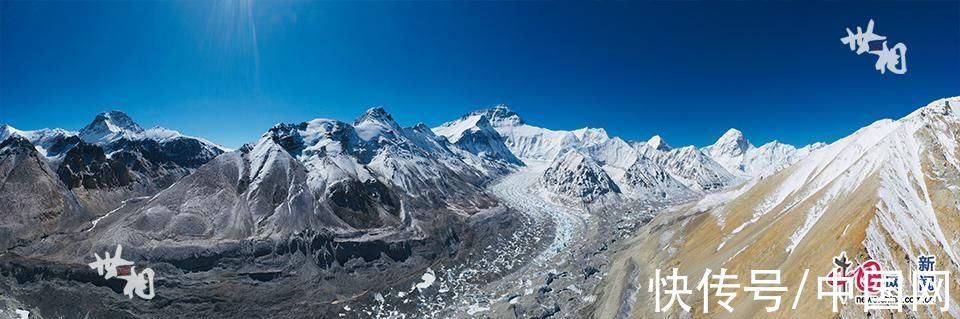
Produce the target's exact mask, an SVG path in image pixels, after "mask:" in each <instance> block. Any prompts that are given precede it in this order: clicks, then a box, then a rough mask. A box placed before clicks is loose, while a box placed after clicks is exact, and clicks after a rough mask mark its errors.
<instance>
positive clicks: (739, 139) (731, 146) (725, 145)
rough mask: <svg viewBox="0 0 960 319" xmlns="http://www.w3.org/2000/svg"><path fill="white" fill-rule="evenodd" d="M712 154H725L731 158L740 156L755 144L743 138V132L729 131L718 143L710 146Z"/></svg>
mask: <svg viewBox="0 0 960 319" xmlns="http://www.w3.org/2000/svg"><path fill="white" fill-rule="evenodd" d="M710 148H711V149H712V152H711V153H714V154H723V155H729V156H738V155H742V154H743V153H745V152H746V151H747V150H749V149H751V148H753V144H750V141H749V140H747V138H746V137H744V136H743V132H740V130H737V129H735V128H731V129H729V130H727V132H726V133H723V136H720V138H719V139H717V142H716V143H714V144H713V145H712V146H710Z"/></svg>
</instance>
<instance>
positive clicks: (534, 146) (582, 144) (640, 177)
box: [434, 104, 822, 198]
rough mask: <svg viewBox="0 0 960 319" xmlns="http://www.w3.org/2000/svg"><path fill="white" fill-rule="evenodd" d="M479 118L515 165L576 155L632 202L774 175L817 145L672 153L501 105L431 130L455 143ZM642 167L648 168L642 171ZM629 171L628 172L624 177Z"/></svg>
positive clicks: (730, 135) (723, 145) (745, 144)
mask: <svg viewBox="0 0 960 319" xmlns="http://www.w3.org/2000/svg"><path fill="white" fill-rule="evenodd" d="M478 118H485V119H488V122H489V123H490V125H491V126H492V127H493V128H494V129H495V130H496V131H497V132H498V133H499V134H500V135H501V136H502V137H503V140H504V144H505V145H506V146H507V147H508V148H509V149H510V151H511V152H512V153H513V154H514V155H516V157H518V158H519V159H520V160H522V161H525V162H529V163H539V162H549V163H550V165H551V166H553V167H557V168H562V167H565V166H564V165H560V163H556V162H557V161H558V160H559V157H560V156H561V155H564V154H566V153H567V152H569V151H571V150H576V151H578V152H580V153H581V154H584V155H587V156H589V157H591V159H592V160H593V161H595V162H596V163H597V164H598V165H600V166H601V167H602V168H603V169H604V171H605V172H606V174H607V175H608V176H610V177H611V178H612V179H613V180H614V181H615V183H617V184H618V188H620V189H621V191H623V192H627V193H629V194H630V197H633V198H645V197H651V198H664V197H689V196H691V195H695V194H703V193H709V192H714V191H717V190H721V189H724V188H726V187H729V186H732V185H736V184H738V183H740V182H742V181H744V180H747V179H750V178H753V177H759V176H763V175H766V174H770V173H772V172H775V171H776V170H779V169H781V168H783V167H786V166H788V165H790V164H792V163H793V162H796V161H797V160H799V159H800V158H803V157H804V156H806V155H807V154H809V153H810V151H812V150H814V149H816V148H817V147H820V146H821V145H822V144H814V145H811V146H807V147H804V148H801V149H796V148H794V147H793V146H791V145H786V144H782V143H779V142H777V141H773V142H771V143H768V144H765V145H764V146H761V147H759V148H758V147H754V146H753V145H752V144H750V142H749V141H748V140H746V138H745V137H744V136H743V134H742V133H740V132H739V131H737V130H735V129H731V130H730V131H728V132H727V133H726V134H724V136H722V137H721V138H720V140H718V142H717V143H716V144H714V145H711V146H708V147H705V148H704V149H697V148H696V147H692V146H688V147H683V148H673V147H671V146H670V145H669V144H667V143H666V141H664V139H663V138H662V137H660V136H659V135H655V136H653V137H652V138H650V139H649V140H648V141H646V142H628V141H624V140H622V139H620V138H618V137H610V136H609V135H608V134H607V132H606V131H605V130H603V129H598V128H582V129H578V130H573V131H562V130H550V129H545V128H540V127H536V126H533V125H530V124H528V123H527V122H526V121H524V120H523V119H522V118H520V115H519V114H517V113H516V112H514V111H513V110H511V109H510V108H508V107H507V106H506V105H503V104H500V105H497V106H495V107H493V108H489V109H481V110H477V111H474V112H471V113H469V114H467V115H464V116H463V117H461V118H460V119H458V120H455V121H451V122H448V123H445V124H443V125H441V126H440V127H438V128H435V129H434V130H435V131H437V132H444V134H441V135H445V136H447V137H448V138H451V140H452V141H455V140H456V137H455V136H453V135H455V134H454V133H449V132H457V131H458V130H454V129H452V128H460V129H459V130H463V127H472V125H470V122H473V121H475V119H478ZM529 163H528V164H529ZM644 165H646V166H650V167H641V166H644ZM652 166H656V167H652ZM628 169H633V171H632V173H631V174H629V175H628V174H627V171H628ZM570 174H575V172H570ZM665 174H666V175H665ZM667 175H669V176H667ZM539 184H540V185H543V183H539ZM594 186H596V187H603V186H602V185H594ZM567 195H570V194H567Z"/></svg>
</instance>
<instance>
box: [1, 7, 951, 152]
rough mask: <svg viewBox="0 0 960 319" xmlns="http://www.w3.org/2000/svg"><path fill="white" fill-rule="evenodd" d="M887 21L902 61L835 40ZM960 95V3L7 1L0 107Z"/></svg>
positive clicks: (866, 114)
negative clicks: (883, 65)
mask: <svg viewBox="0 0 960 319" xmlns="http://www.w3.org/2000/svg"><path fill="white" fill-rule="evenodd" d="M871 18H873V19H874V20H875V21H876V30H875V31H876V33H878V34H881V35H885V36H887V37H888V39H889V40H890V41H891V43H890V44H891V45H892V44H894V43H897V42H903V43H904V44H906V45H907V47H908V51H907V65H908V69H909V71H908V72H907V74H905V75H894V74H891V73H889V72H887V74H880V73H879V72H878V71H876V70H874V68H873V65H874V63H875V62H876V58H875V57H874V56H873V55H868V54H864V55H860V56H858V55H856V54H855V53H854V52H851V51H850V50H849V48H848V47H847V46H845V45H843V44H842V43H840V38H841V37H843V36H844V35H845V34H846V32H845V28H847V27H850V28H852V29H855V28H856V26H864V27H865V26H866V23H867V21H868V20H869V19H871ZM955 95H960V2H909V3H907V2H876V3H874V2H869V3H868V2H855V3H834V2H830V3H820V2H817V3H781V2H776V3H768V2H734V3H700V2H644V3H620V2H612V3H611V2H586V3H543V2H479V3H462V2H456V3H454V2H413V3H410V2H352V3H344V2H282V1H262V2H256V1H255V2H240V1H234V2H213V1H175V2H159V1H149V2H138V1H129V2H121V1H109V2H86V1H84V2H46V1H45V2H10V1H3V2H0V122H4V123H10V124H12V125H13V126H15V127H18V128H21V129H36V128H42V127H64V128H70V129H79V128H80V127H82V126H83V125H85V124H86V123H87V122H89V121H90V120H92V119H93V117H94V115H95V114H96V113H98V112H101V111H105V110H110V109H119V110H123V111H125V112H127V113H129V114H130V115H131V116H132V117H133V118H134V119H135V120H137V121H138V122H139V123H141V125H143V126H145V127H146V126H154V125H162V126H164V127H168V128H173V129H177V130H180V131H182V132H184V133H187V134H191V135H197V136H202V137H206V138H208V139H211V140H213V141H215V142H219V143H222V144H224V145H227V146H231V147H237V146H239V145H241V144H242V143H244V142H249V141H253V140H255V139H257V138H258V137H259V136H260V134H262V133H263V132H264V131H266V129H268V128H269V127H270V126H272V125H273V124H275V123H277V122H301V121H305V120H309V119H312V118H317V117H328V118H335V119H341V120H350V119H353V118H354V117H356V116H357V115H359V114H360V113H361V112H363V111H364V110H365V109H366V108H368V107H370V106H375V105H382V106H384V107H385V108H386V109H387V110H388V111H389V112H391V113H392V114H393V115H394V117H395V118H396V119H397V120H398V121H399V122H400V123H401V124H403V125H414V124H416V123H417V122H424V123H426V124H428V125H430V126H435V125H438V124H440V123H443V122H445V121H447V120H451V119H454V118H456V117H458V116H460V115H462V114H463V113H466V112H469V111H471V110H473V109H477V108H481V107H486V106H492V105H495V104H498V103H506V104H508V105H510V107H511V108H513V109H514V110H516V111H517V112H518V113H520V114H521V116H523V117H524V118H525V119H526V120H527V122H530V123H532V124H535V125H539V126H543V127H548V128H556V129H575V128H579V127H584V126H591V127H604V128H606V129H607V130H608V132H610V133H611V134H614V135H619V136H623V137H625V138H627V139H646V138H648V137H650V136H651V135H653V134H660V135H663V136H664V138H665V139H666V140H667V142H668V143H671V144H673V145H685V144H695V145H699V146H703V145H706V144H710V143H712V142H713V140H715V139H716V138H717V137H719V136H720V135H721V134H722V133H723V132H724V131H725V130H726V129H727V128H730V127H737V128H740V129H741V130H742V131H744V133H745V134H746V135H747V137H748V138H750V139H751V140H752V141H754V142H755V144H760V143H763V142H767V141H770V140H773V139H779V140H781V141H784V142H787V143H792V144H807V143H810V142H813V141H833V140H835V139H837V138H840V137H842V136H845V135H847V134H849V133H851V132H852V131H854V130H856V129H857V128H859V127H862V126H864V125H867V124H869V123H871V122H872V121H874V120H877V119H880V118H897V117H900V116H903V115H905V114H907V113H909V112H910V111H912V110H913V109H915V108H916V107H919V106H921V105H924V104H926V103H927V102H929V101H931V100H933V99H936V98H940V97H945V96H955Z"/></svg>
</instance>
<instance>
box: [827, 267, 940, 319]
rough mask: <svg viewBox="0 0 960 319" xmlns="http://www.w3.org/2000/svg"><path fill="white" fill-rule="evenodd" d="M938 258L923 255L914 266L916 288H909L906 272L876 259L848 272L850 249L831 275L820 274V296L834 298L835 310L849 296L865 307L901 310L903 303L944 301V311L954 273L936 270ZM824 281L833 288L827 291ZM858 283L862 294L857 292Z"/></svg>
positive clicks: (913, 284)
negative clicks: (904, 274)
mask: <svg viewBox="0 0 960 319" xmlns="http://www.w3.org/2000/svg"><path fill="white" fill-rule="evenodd" d="M936 262H937V257H936V256H919V257H918V258H917V269H916V271H913V270H911V275H910V281H909V282H910V283H912V286H911V287H912V289H905V288H904V285H906V282H905V281H904V279H905V278H904V276H903V272H901V271H899V270H883V267H882V266H881V265H880V263H878V262H877V261H875V260H867V261H865V262H863V263H861V264H860V265H859V266H857V267H856V268H854V269H853V270H852V271H850V272H848V271H847V269H849V268H850V266H851V265H852V263H850V262H848V261H847V253H846V252H842V253H840V256H837V257H835V258H834V259H833V264H834V266H836V267H835V268H834V269H833V270H831V271H830V273H829V274H827V276H825V277H820V279H819V281H818V283H817V286H818V290H819V291H821V293H819V294H818V295H817V299H822V298H823V297H831V298H833V311H834V312H836V311H837V308H838V306H839V304H841V303H842V304H845V303H846V302H847V300H848V299H853V300H854V302H855V303H856V304H859V305H863V308H864V311H868V310H884V309H885V310H896V311H898V312H899V311H902V310H903V306H911V307H912V308H913V310H917V308H918V307H919V306H921V305H936V304H940V305H941V306H940V311H947V310H948V309H949V308H950V298H949V296H950V273H949V272H947V271H936V270H935V269H934V265H935V264H936ZM824 284H826V285H827V286H829V287H831V288H832V289H831V290H830V291H825V290H824V287H823V285H824ZM854 287H856V291H858V292H860V294H859V295H855V292H854Z"/></svg>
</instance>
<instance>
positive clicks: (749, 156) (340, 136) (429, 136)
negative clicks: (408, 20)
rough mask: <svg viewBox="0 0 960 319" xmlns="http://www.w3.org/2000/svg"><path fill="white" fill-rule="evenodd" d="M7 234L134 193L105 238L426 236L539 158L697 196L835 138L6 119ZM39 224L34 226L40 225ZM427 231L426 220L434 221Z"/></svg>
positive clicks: (659, 193)
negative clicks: (200, 127) (691, 142)
mask: <svg viewBox="0 0 960 319" xmlns="http://www.w3.org/2000/svg"><path fill="white" fill-rule="evenodd" d="M0 141H2V144H0V168H3V169H2V170H0V181H2V186H0V208H3V209H8V210H10V211H15V212H17V213H16V214H7V215H4V216H3V217H0V218H3V219H4V223H3V226H0V243H2V244H4V246H8V247H9V246H11V245H14V244H16V243H17V242H25V241H31V240H35V239H37V238H40V237H42V236H45V235H47V234H50V233H57V232H70V231H76V230H80V229H84V228H89V227H93V223H94V221H95V220H97V221H99V220H100V219H101V218H103V216H104V215H106V214H108V212H110V211H112V210H114V209H117V208H119V207H120V206H121V205H122V204H123V203H124V201H126V200H129V199H132V198H137V197H142V196H150V197H151V199H150V201H149V202H148V203H146V204H145V205H143V206H142V207H140V208H138V209H139V210H140V211H142V212H143V213H140V214H131V215H129V216H128V217H127V218H125V219H122V220H118V221H112V220H111V221H110V224H111V225H103V224H101V226H100V227H110V228H111V229H114V230H112V231H110V232H108V234H107V235H106V236H114V237H116V238H114V239H115V240H116V241H118V242H124V241H127V240H129V238H138V239H139V240H141V241H142V240H143V239H144V238H154V239H155V240H161V239H169V238H170V237H173V238H174V239H178V238H179V239H182V240H217V239H239V238H249V237H276V236H287V235H290V234H292V233H296V232H298V231H302V230H305V229H313V230H322V231H324V232H329V233H331V234H339V235H337V236H360V235H363V234H371V233H374V234H377V236H380V237H384V236H400V237H409V236H414V237H419V236H424V233H425V230H424V229H423V228H424V227H430V226H431V225H432V224H431V223H430V222H427V221H429V220H433V219H435V218H436V217H437V214H441V215H442V214H449V213H452V214H454V215H456V214H465V215H469V214H471V213H472V212H475V211H477V210H479V209H482V208H485V207H489V206H491V205H493V204H494V203H495V201H494V200H493V199H492V198H490V197H489V195H487V194H485V192H484V191H483V185H484V184H485V183H486V182H489V181H491V180H493V179H496V178H498V177H500V176H503V175H504V174H507V173H510V172H512V171H515V170H517V169H519V168H520V167H523V166H527V165H542V166H546V168H545V169H544V171H543V174H542V175H541V177H540V180H539V181H538V183H536V186H535V187H537V188H538V189H537V190H536V191H537V192H538V193H541V194H543V195H544V196H545V197H549V198H551V199H553V200H557V201H560V202H565V203H575V204H578V205H579V204H586V205H590V204H594V203H601V202H611V201H616V200H620V199H637V198H658V199H663V198H691V197H694V196H700V195H702V194H705V193H709V192H713V191H717V190H720V189H724V188H727V187H729V186H732V185H735V184H737V183H740V182H742V181H744V180H746V179H749V178H752V177H757V176H763V175H766V174H770V173H772V172H775V171H776V170H778V169H780V168H782V167H784V166H787V165H789V164H791V163H793V162H796V161H797V160H799V159H801V158H803V157H805V156H806V155H807V154H809V153H810V151H812V150H815V149H817V148H820V147H822V146H823V144H814V145H810V146H806V147H803V148H800V149H797V148H795V147H793V146H790V145H786V144H781V143H779V142H776V141H774V142H771V143H768V144H766V145H763V146H761V147H754V146H753V145H752V144H751V143H750V142H749V141H748V140H747V139H746V138H745V137H744V136H743V134H741V133H740V132H739V131H737V130H735V129H731V130H730V131H729V132H727V133H726V134H724V135H723V136H722V137H721V138H720V139H719V140H718V141H717V143H715V144H714V145H711V146H708V147H705V148H703V149H697V148H696V147H693V146H687V147H681V148H673V147H671V146H669V145H668V144H667V143H666V142H665V141H664V139H663V138H661V137H660V136H654V137H653V138H651V139H650V140H648V141H640V142H638V141H625V140H623V139H620V138H618V137H610V136H608V134H607V133H606V131H605V130H603V129H600V128H583V129H579V130H573V131H563V130H550V129H546V128H540V127H537V126H533V125H530V124H527V123H526V122H525V121H524V120H523V119H521V118H520V116H519V115H518V114H517V113H516V112H514V111H512V110H510V109H509V108H507V107H506V106H505V105H498V106H496V107H493V108H489V109H483V110H478V111H475V112H471V113H469V114H466V115H464V116H463V117H461V118H459V119H457V120H454V121H450V122H448V123H444V124H443V125H440V126H438V127H436V128H433V129H429V128H427V127H426V126H424V125H423V124H418V125H415V126H412V127H402V126H400V125H399V124H398V123H397V122H396V121H394V120H393V118H392V117H391V115H390V114H388V113H387V112H386V111H385V110H384V109H382V108H371V109H370V110H368V111H367V112H365V113H364V114H362V115H361V116H360V117H358V118H357V119H356V120H354V121H353V123H345V122H340V121H336V120H329V119H315V120H311V121H307V122H302V123H293V124H277V125H276V126H274V127H272V128H270V129H269V130H267V131H266V132H265V133H264V134H263V135H262V137H261V138H260V139H259V140H258V141H257V142H255V143H251V144H247V145H244V146H243V147H241V148H240V149H238V150H228V149H226V148H223V147H221V146H218V145H216V144H214V143H211V142H209V141H207V140H204V139H202V138H197V137H191V136H185V135H182V134H180V133H179V132H177V131H174V130H170V129H166V128H162V127H155V128H150V129H143V128H142V127H140V126H139V125H138V124H137V123H136V122H135V121H134V120H133V119H131V118H130V117H129V116H127V115H126V114H124V113H123V112H120V111H110V112H105V113H101V114H99V115H97V116H96V117H95V118H94V120H93V121H92V122H91V123H90V124H88V125H87V126H85V127H83V128H82V129H80V130H79V131H70V130H66V129H59V128H58V129H42V130H35V131H22V130H18V129H15V128H13V127H12V126H9V125H3V126H0ZM34 222H35V223H36V225H37V227H32V226H29V225H31V224H33V223H34ZM426 232H427V233H429V231H426Z"/></svg>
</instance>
